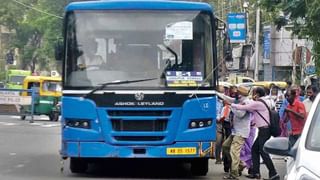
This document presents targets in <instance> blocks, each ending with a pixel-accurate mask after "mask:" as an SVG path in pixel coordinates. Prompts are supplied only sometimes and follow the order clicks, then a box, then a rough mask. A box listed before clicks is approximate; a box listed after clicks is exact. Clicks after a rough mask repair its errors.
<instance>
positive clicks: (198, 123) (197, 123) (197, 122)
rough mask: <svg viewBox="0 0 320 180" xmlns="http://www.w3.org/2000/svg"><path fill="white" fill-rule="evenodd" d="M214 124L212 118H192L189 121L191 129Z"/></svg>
mask: <svg viewBox="0 0 320 180" xmlns="http://www.w3.org/2000/svg"><path fill="white" fill-rule="evenodd" d="M211 125H212V119H192V120H190V123H189V128H190V129H195V128H204V127H209V126H211Z"/></svg>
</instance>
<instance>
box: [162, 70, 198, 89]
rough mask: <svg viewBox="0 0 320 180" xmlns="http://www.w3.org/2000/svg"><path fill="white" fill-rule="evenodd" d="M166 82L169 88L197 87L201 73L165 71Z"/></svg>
mask: <svg viewBox="0 0 320 180" xmlns="http://www.w3.org/2000/svg"><path fill="white" fill-rule="evenodd" d="M166 81H167V85H168V86H169V87H197V86H200V85H201V83H202V81H203V78H202V73H201V72H194V71H167V72H166Z"/></svg>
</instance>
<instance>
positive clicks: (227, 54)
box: [223, 35, 233, 62]
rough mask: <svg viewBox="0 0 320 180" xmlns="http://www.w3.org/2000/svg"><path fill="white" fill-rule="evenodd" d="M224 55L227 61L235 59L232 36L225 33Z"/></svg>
mask: <svg viewBox="0 0 320 180" xmlns="http://www.w3.org/2000/svg"><path fill="white" fill-rule="evenodd" d="M223 56H224V59H225V61H226V62H230V61H233V58H232V46H231V43H230V38H229V37H228V36H227V35H225V37H224V40H223Z"/></svg>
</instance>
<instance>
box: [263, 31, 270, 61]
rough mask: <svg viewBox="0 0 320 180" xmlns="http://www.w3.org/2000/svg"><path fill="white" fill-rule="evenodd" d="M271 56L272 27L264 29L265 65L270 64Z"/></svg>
mask: <svg viewBox="0 0 320 180" xmlns="http://www.w3.org/2000/svg"><path fill="white" fill-rule="evenodd" d="M270 54H271V26H265V27H264V28H263V63H264V64H267V63H270Z"/></svg>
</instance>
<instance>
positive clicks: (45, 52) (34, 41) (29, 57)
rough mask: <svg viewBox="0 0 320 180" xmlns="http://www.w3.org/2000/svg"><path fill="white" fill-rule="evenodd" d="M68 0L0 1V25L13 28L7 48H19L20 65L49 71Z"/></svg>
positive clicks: (60, 34)
mask: <svg viewBox="0 0 320 180" xmlns="http://www.w3.org/2000/svg"><path fill="white" fill-rule="evenodd" d="M69 2H71V1H70V0H54V1H52V0H12V1H4V0H0V25H3V26H5V27H7V28H9V29H10V30H12V31H15V32H16V33H15V35H14V38H13V40H12V41H10V42H8V43H9V45H8V47H10V48H18V49H19V54H20V61H21V68H23V69H24V68H27V67H28V66H29V68H30V69H31V70H32V71H34V70H35V68H36V65H37V67H39V68H40V70H50V68H51V67H50V64H54V63H53V62H55V61H54V45H55V43H56V41H57V40H59V39H61V37H62V33H61V32H62V16H63V9H64V7H65V5H67V4H68V3H69Z"/></svg>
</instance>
